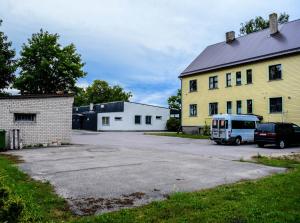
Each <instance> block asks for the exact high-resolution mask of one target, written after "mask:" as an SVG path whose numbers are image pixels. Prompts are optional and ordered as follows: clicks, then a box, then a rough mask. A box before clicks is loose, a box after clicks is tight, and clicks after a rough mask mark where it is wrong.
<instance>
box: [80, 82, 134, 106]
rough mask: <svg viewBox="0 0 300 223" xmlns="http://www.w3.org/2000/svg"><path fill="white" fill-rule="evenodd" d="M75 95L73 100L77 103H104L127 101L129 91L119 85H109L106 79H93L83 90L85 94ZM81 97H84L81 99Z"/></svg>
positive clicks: (129, 96)
mask: <svg viewBox="0 0 300 223" xmlns="http://www.w3.org/2000/svg"><path fill="white" fill-rule="evenodd" d="M82 94H83V92H80V94H79V95H80V96H79V97H78V98H77V97H75V102H78V104H79V103H82V102H83V103H105V102H112V101H129V99H130V98H131V97H132V94H131V92H125V91H124V89H123V88H122V87H120V86H119V85H115V86H110V85H109V84H108V83H107V82H106V81H103V80H95V81H94V82H93V84H92V85H91V86H89V87H87V89H86V90H85V93H84V94H85V96H82ZM82 97H83V98H84V99H82Z"/></svg>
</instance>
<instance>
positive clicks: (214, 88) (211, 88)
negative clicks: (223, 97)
mask: <svg viewBox="0 0 300 223" xmlns="http://www.w3.org/2000/svg"><path fill="white" fill-rule="evenodd" d="M217 89H219V88H218V87H216V88H208V90H217Z"/></svg>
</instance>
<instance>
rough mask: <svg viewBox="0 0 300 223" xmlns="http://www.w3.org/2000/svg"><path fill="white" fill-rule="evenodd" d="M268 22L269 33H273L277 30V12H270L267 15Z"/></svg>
mask: <svg viewBox="0 0 300 223" xmlns="http://www.w3.org/2000/svg"><path fill="white" fill-rule="evenodd" d="M269 24H270V34H271V35H274V34H276V33H277V32H278V20H277V14H276V13H272V14H270V15H269Z"/></svg>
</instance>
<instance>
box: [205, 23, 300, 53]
mask: <svg viewBox="0 0 300 223" xmlns="http://www.w3.org/2000/svg"><path fill="white" fill-rule="evenodd" d="M299 20H300V18H299V19H295V20H292V21H288V22H284V23H278V25H280V26H282V25H287V24H289V23H292V22H297V21H299ZM268 29H269V27H267V28H265V29H261V30H258V31H255V32H252V33H248V34H245V35H242V36H238V37H235V39H240V38H243V37H247V36H250V35H254V34H257V33H260V32H263V31H264V32H265V31H267V30H268ZM221 43H226V41H222V42H217V43H213V44H211V45H208V46H207V47H210V46H214V45H218V44H221ZM207 47H206V48H207ZM206 48H205V49H206ZM205 49H204V50H205ZM204 50H203V51H204Z"/></svg>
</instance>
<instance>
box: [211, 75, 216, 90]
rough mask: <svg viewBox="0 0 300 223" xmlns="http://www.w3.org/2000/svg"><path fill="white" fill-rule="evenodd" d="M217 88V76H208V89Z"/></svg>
mask: <svg viewBox="0 0 300 223" xmlns="http://www.w3.org/2000/svg"><path fill="white" fill-rule="evenodd" d="M216 88H218V76H213V77H209V89H216Z"/></svg>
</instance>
